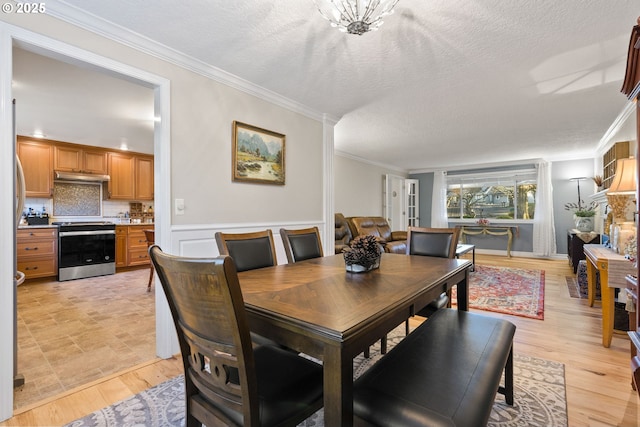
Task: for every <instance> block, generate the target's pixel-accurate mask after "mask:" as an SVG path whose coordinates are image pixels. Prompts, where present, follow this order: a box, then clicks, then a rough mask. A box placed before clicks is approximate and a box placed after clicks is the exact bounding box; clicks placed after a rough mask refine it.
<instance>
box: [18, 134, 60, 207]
mask: <svg viewBox="0 0 640 427" xmlns="http://www.w3.org/2000/svg"><path fill="white" fill-rule="evenodd" d="M17 154H18V157H19V158H20V163H22V169H23V171H24V183H25V188H26V193H25V195H26V197H41V198H51V197H52V196H53V147H52V145H51V144H50V143H49V142H46V141H38V140H32V139H29V138H26V137H21V136H18V147H17Z"/></svg>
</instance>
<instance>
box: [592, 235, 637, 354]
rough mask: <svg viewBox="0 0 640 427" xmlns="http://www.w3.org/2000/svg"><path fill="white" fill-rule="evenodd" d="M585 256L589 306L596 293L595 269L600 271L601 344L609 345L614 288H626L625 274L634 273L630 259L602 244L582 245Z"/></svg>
mask: <svg viewBox="0 0 640 427" xmlns="http://www.w3.org/2000/svg"><path fill="white" fill-rule="evenodd" d="M583 249H584V254H585V255H586V257H587V282H588V286H589V297H588V298H589V306H590V307H592V306H593V302H594V300H595V294H596V270H597V271H598V272H600V294H601V296H602V345H603V346H604V347H607V348H608V347H609V346H610V345H611V339H612V338H613V317H614V313H615V290H616V288H626V287H627V282H626V275H627V274H635V273H636V269H635V267H634V265H633V263H632V262H631V261H629V260H628V259H626V258H625V257H624V256H623V255H620V254H617V253H615V252H614V251H612V250H611V249H609V248H605V247H604V246H602V245H584V247H583Z"/></svg>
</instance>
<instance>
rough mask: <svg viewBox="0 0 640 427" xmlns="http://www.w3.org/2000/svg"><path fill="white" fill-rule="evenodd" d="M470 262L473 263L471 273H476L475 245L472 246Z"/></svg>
mask: <svg viewBox="0 0 640 427" xmlns="http://www.w3.org/2000/svg"><path fill="white" fill-rule="evenodd" d="M471 262H472V263H473V265H472V266H471V271H476V245H473V249H472V250H471Z"/></svg>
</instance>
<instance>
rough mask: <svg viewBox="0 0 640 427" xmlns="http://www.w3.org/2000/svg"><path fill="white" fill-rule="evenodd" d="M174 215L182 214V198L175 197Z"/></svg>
mask: <svg viewBox="0 0 640 427" xmlns="http://www.w3.org/2000/svg"><path fill="white" fill-rule="evenodd" d="M176 215H184V199H176Z"/></svg>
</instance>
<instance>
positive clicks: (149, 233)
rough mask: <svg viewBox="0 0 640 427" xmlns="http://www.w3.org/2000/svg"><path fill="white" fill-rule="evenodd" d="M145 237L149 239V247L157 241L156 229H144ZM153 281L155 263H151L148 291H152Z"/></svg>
mask: <svg viewBox="0 0 640 427" xmlns="http://www.w3.org/2000/svg"><path fill="white" fill-rule="evenodd" d="M143 232H144V238H145V239H146V240H147V249H148V248H150V247H151V246H153V245H154V244H155V242H156V237H155V235H156V232H155V230H143ZM151 282H153V263H152V262H150V263H149V283H147V292H151Z"/></svg>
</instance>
